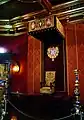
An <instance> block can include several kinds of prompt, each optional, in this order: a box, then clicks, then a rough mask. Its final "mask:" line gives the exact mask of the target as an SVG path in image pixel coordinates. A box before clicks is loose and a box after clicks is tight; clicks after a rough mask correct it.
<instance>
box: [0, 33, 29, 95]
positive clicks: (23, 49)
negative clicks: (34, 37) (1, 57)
mask: <svg viewBox="0 0 84 120" xmlns="http://www.w3.org/2000/svg"><path fill="white" fill-rule="evenodd" d="M27 41H28V36H27V35H21V36H18V37H0V45H1V46H4V47H6V48H7V49H8V50H9V51H12V52H13V53H15V55H14V56H13V60H14V61H18V62H19V63H20V68H21V71H20V72H19V73H17V74H12V75H11V80H10V83H11V91H12V92H16V91H19V92H22V93H27V84H26V83H27V76H26V71H27V70H26V69H27V67H26V66H27V62H26V61H27Z"/></svg>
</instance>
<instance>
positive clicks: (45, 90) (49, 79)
mask: <svg viewBox="0 0 84 120" xmlns="http://www.w3.org/2000/svg"><path fill="white" fill-rule="evenodd" d="M55 73H56V71H46V72H45V84H44V86H42V87H41V88H40V93H42V94H52V93H54V91H55V85H54V82H55Z"/></svg>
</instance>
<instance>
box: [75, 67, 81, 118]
mask: <svg viewBox="0 0 84 120" xmlns="http://www.w3.org/2000/svg"><path fill="white" fill-rule="evenodd" d="M74 74H75V77H76V79H75V89H74V96H75V103H74V108H75V114H76V116H75V118H76V120H82V118H83V112H82V110H81V104H80V89H79V70H78V69H75V70H74Z"/></svg>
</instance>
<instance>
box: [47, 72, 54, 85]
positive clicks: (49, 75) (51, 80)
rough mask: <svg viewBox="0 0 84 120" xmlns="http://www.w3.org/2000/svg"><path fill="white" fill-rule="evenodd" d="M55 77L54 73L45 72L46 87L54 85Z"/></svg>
mask: <svg viewBox="0 0 84 120" xmlns="http://www.w3.org/2000/svg"><path fill="white" fill-rule="evenodd" d="M55 75H56V71H46V72H45V82H46V86H50V83H54V81H55Z"/></svg>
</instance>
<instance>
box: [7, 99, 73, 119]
mask: <svg viewBox="0 0 84 120" xmlns="http://www.w3.org/2000/svg"><path fill="white" fill-rule="evenodd" d="M8 102H9V104H10V105H11V106H12V107H13V108H14V109H16V110H17V111H18V112H19V113H21V114H22V115H24V116H26V117H28V118H32V119H33V120H44V119H40V118H35V117H34V116H30V115H28V114H26V113H24V112H23V111H21V110H19V109H18V108H17V107H15V105H13V104H12V103H11V102H10V101H9V100H8ZM74 115H75V113H74V114H71V115H68V116H65V117H62V118H58V119H52V120H64V119H67V118H70V117H73V116H74Z"/></svg>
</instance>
